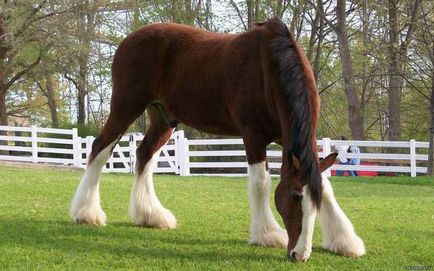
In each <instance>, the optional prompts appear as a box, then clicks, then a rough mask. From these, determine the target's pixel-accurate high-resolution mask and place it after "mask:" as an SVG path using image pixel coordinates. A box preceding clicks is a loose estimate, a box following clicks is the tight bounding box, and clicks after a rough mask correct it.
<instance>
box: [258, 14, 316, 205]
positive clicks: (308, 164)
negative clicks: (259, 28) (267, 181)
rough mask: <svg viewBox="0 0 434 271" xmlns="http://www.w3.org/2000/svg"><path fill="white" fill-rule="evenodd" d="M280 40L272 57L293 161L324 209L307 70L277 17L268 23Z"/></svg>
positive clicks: (313, 198) (290, 35) (277, 40)
mask: <svg viewBox="0 0 434 271" xmlns="http://www.w3.org/2000/svg"><path fill="white" fill-rule="evenodd" d="M264 25H265V26H268V27H270V28H271V29H272V30H273V31H274V33H275V35H276V37H275V38H274V39H273V40H272V42H271V57H272V60H273V61H275V62H276V63H277V64H278V67H279V71H280V84H281V87H282V89H283V91H284V96H285V99H286V102H287V104H288V105H289V109H290V113H291V140H290V142H291V145H290V148H289V150H290V151H289V152H290V153H288V154H287V155H289V156H290V157H289V161H291V157H292V155H295V157H297V158H298V159H299V161H300V172H301V174H302V177H303V179H304V180H306V183H307V184H308V186H309V192H310V197H311V199H312V201H313V203H314V205H315V206H316V207H317V208H319V207H320V206H321V198H322V186H321V174H320V170H319V164H318V158H317V154H316V146H314V144H316V143H315V138H313V137H314V136H315V131H314V127H313V125H312V121H315V120H313V119H312V118H313V116H312V112H314V111H312V110H311V106H312V104H311V101H310V97H311V96H310V94H309V89H308V83H307V78H306V74H305V73H306V70H305V67H304V65H303V63H302V61H301V59H300V56H299V55H298V53H297V50H296V48H295V46H296V44H295V43H296V41H295V39H294V38H293V36H292V34H291V33H290V32H289V30H288V28H287V27H286V25H285V24H284V23H283V22H282V21H281V20H280V19H279V18H277V17H275V18H273V19H270V20H268V21H267V22H265V23H264Z"/></svg>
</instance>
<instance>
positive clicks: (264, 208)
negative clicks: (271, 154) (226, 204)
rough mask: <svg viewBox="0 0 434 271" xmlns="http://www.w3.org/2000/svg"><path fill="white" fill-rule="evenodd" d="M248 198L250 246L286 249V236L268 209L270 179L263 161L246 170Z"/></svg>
mask: <svg viewBox="0 0 434 271" xmlns="http://www.w3.org/2000/svg"><path fill="white" fill-rule="evenodd" d="M248 174H249V183H248V196H249V205H250V212H251V222H250V241H249V243H250V244H255V245H261V246H269V247H286V246H287V245H288V234H287V233H286V231H285V230H283V229H282V228H281V227H280V226H279V224H278V223H277V221H276V219H275V218H274V215H273V212H272V211H271V208H270V201H269V196H270V190H271V178H270V174H269V172H268V171H267V170H266V166H265V161H264V162H261V163H257V164H253V165H249V168H248Z"/></svg>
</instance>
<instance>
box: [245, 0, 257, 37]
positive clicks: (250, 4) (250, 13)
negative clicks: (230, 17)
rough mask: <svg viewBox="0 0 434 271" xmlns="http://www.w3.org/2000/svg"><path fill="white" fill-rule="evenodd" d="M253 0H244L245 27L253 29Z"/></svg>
mask: <svg viewBox="0 0 434 271" xmlns="http://www.w3.org/2000/svg"><path fill="white" fill-rule="evenodd" d="M253 1H254V0H246V3H247V28H248V29H249V30H250V29H253V25H254V22H255V18H254V14H255V13H254V8H253V6H254V2H253Z"/></svg>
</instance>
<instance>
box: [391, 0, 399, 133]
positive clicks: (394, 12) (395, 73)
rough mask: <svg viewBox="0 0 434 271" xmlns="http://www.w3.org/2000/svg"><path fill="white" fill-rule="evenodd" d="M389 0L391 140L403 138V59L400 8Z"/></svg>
mask: <svg viewBox="0 0 434 271" xmlns="http://www.w3.org/2000/svg"><path fill="white" fill-rule="evenodd" d="M396 4H397V3H396V0H389V28H390V29H389V89H388V96H389V140H400V139H401V108H400V106H401V84H402V81H401V72H402V69H401V61H400V54H399V53H400V49H399V27H398V9H397V6H396Z"/></svg>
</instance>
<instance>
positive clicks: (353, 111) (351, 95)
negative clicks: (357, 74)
mask: <svg viewBox="0 0 434 271" xmlns="http://www.w3.org/2000/svg"><path fill="white" fill-rule="evenodd" d="M337 19H338V23H337V31H336V32H337V33H336V34H337V36H338V45H339V53H340V56H341V58H342V76H343V77H344V89H345V95H346V97H347V102H348V120H349V125H350V128H351V134H352V138H353V139H355V140H363V139H364V137H365V136H364V128H363V120H362V116H361V114H360V101H359V97H358V96H357V93H356V88H355V85H354V72H353V64H352V61H351V53H350V48H349V44H348V35H347V28H346V13H345V0H338V4H337Z"/></svg>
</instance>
